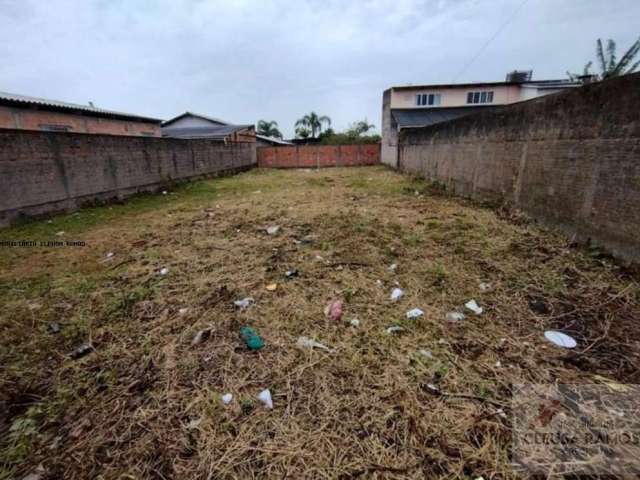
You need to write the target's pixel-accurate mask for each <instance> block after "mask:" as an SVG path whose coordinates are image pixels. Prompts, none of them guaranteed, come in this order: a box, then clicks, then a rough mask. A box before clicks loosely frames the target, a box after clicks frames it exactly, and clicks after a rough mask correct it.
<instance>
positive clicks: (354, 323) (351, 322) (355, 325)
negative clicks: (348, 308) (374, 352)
mask: <svg viewBox="0 0 640 480" xmlns="http://www.w3.org/2000/svg"><path fill="white" fill-rule="evenodd" d="M349 323H350V324H351V325H352V326H353V327H359V326H360V320H358V319H357V318H352V319H351V321H350V322H349Z"/></svg>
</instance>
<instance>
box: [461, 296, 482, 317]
mask: <svg viewBox="0 0 640 480" xmlns="http://www.w3.org/2000/svg"><path fill="white" fill-rule="evenodd" d="M464 306H465V307H467V309H469V310H471V311H472V312H473V313H475V314H476V315H480V314H481V313H482V312H483V309H482V307H481V306H479V305H478V304H477V302H476V301H475V300H469V301H468V302H467V303H465V304H464Z"/></svg>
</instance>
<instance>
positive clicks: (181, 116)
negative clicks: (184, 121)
mask: <svg viewBox="0 0 640 480" xmlns="http://www.w3.org/2000/svg"><path fill="white" fill-rule="evenodd" d="M187 116H190V117H196V118H200V119H202V120H208V121H209V122H215V123H221V124H222V125H231V124H230V123H229V122H225V121H224V120H220V119H219V118H213V117H208V116H207V115H202V114H200V113H194V112H189V111H187V112H184V113H181V114H180V115H178V116H177V117H173V118H170V119H169V120H165V121H164V122H162V126H163V127H166V126H167V125H171V124H172V123H174V122H177V121H178V120H180V119H181V118H184V117H187Z"/></svg>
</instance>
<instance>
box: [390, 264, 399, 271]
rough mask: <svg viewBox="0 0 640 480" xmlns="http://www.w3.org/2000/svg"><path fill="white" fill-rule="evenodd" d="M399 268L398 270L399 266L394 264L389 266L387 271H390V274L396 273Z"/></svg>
mask: <svg viewBox="0 0 640 480" xmlns="http://www.w3.org/2000/svg"><path fill="white" fill-rule="evenodd" d="M397 268H398V264H397V263H392V264H391V265H389V268H388V269H387V270H389V271H390V272H395V271H396V269H397Z"/></svg>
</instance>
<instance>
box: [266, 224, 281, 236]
mask: <svg viewBox="0 0 640 480" xmlns="http://www.w3.org/2000/svg"><path fill="white" fill-rule="evenodd" d="M278 231H280V227H279V226H278V225H274V226H273V227H267V233H268V234H269V235H275V234H276V233H278Z"/></svg>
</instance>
